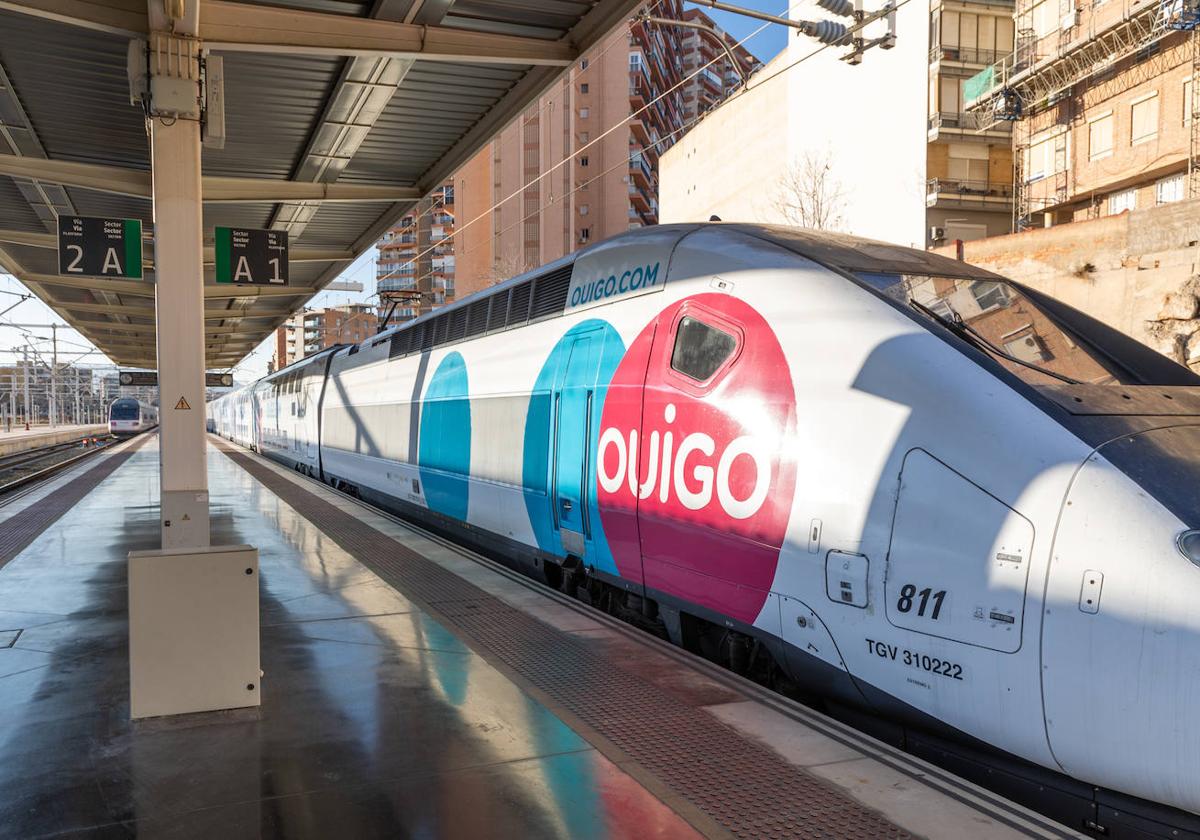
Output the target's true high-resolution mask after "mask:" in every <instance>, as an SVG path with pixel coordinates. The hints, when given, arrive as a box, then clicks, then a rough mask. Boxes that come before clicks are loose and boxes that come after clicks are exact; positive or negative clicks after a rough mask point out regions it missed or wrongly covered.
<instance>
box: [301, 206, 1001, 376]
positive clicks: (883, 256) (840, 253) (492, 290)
mask: <svg viewBox="0 0 1200 840" xmlns="http://www.w3.org/2000/svg"><path fill="white" fill-rule="evenodd" d="M709 229H719V230H724V231H730V232H735V233H739V234H743V235H746V236H753V237H755V238H757V239H762V240H764V241H767V242H770V243H772V244H774V245H778V246H779V247H781V248H783V249H785V250H788V251H791V252H792V253H794V254H797V255H799V256H802V257H805V258H807V259H810V260H812V261H813V262H815V263H818V264H820V265H824V266H825V267H827V268H830V269H834V270H837V271H841V272H843V273H851V274H920V275H932V276H936V277H965V278H974V279H980V280H1002V279H1004V278H1002V277H1000V276H999V275H996V274H993V273H992V272H990V271H987V270H985V269H982V268H979V267H977V266H973V265H971V264H970V263H965V262H961V261H959V260H954V259H950V258H949V257H944V256H942V255H940V254H933V253H930V252H928V251H920V250H917V249H916V248H906V247H904V246H903V245H893V244H891V243H889V242H880V241H878V240H874V239H865V238H863V237H861V236H851V235H850V234H847V233H835V232H832V231H824V230H808V229H805V228H797V227H787V226H785V225H761V224H746V223H741V222H705V223H693V224H670V225H653V226H651V227H644V228H639V229H638V230H631V231H629V232H628V233H622V234H619V235H617V236H614V237H611V238H609V239H605V240H603V241H602V242H597V243H595V244H593V245H590V246H588V247H587V248H584V249H581V250H579V251H576V252H574V253H572V254H568V255H567V256H565V257H561V258H559V259H557V260H555V261H554V262H551V263H547V264H546V265H543V266H540V267H538V268H536V269H533V270H531V271H526V272H524V273H523V274H518V275H517V276H516V277H512V278H509V279H508V280H505V281H503V282H500V283H497V284H496V285H494V286H489V287H487V288H486V289H481V290H480V291H478V292H475V293H474V294H470V295H467V296H466V297H463V298H459V299H458V300H456V301H454V302H453V303H449V304H447V305H445V306H442V307H439V308H438V309H435V310H434V311H432V312H427V313H425V314H424V315H421V316H419V317H417V318H413V319H412V320H410V321H405V322H403V323H401V324H397V325H396V326H394V327H391V328H390V329H387V330H384V331H383V332H381V333H379V335H377V336H374V337H372V338H371V339H369V340H367V341H364V342H363V346H368V347H373V346H374V345H376V344H378V343H380V342H383V341H387V340H389V339H390V338H391V337H392V336H394V335H396V334H398V333H402V332H409V331H416V330H421V329H422V325H424V324H426V323H428V322H430V321H434V320H436V319H441V320H442V322H445V320H447V319H450V318H452V317H453V315H454V313H456V312H459V311H460V310H463V309H466V308H468V307H470V306H472V305H473V304H476V303H479V302H480V301H481V300H485V299H486V298H489V297H491V296H493V295H502V294H506V293H507V292H509V290H511V289H514V288H517V287H520V286H524V285H532V284H534V283H537V282H539V281H545V280H547V279H549V278H554V279H555V280H556V281H557V285H560V286H562V287H563V288H562V292H563V295H564V297H563V300H564V302H565V299H566V298H565V294H566V286H567V285H569V283H570V275H569V269H570V267H571V266H572V265H574V263H575V261H576V260H577V259H579V258H580V257H581V256H583V255H585V254H588V253H590V252H592V251H593V250H595V249H597V248H605V247H612V246H613V245H614V244H620V243H626V242H629V243H634V242H636V241H637V240H639V239H642V238H645V237H649V236H653V237H655V238H656V239H659V240H661V239H663V238H664V234H666V235H669V234H672V233H673V234H675V237H674V241H673V243H672V245H675V244H678V243H679V241H680V240H682V239H684V238H685V237H687V236H688V235H689V234H692V233H695V232H696V231H699V230H709ZM553 314H561V312H555V313H553ZM464 320H465V318H464ZM530 320H532V319H530ZM467 331H468V330H467V329H466V327H465V325H464V332H467ZM460 337H462V336H460ZM435 343H441V342H435ZM304 361H306V360H304Z"/></svg>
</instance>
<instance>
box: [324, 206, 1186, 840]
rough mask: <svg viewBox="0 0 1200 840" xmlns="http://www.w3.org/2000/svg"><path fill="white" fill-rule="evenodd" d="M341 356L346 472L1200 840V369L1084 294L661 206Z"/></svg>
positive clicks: (1094, 823)
mask: <svg viewBox="0 0 1200 840" xmlns="http://www.w3.org/2000/svg"><path fill="white" fill-rule="evenodd" d="M327 378H328V382H327V384H326V386H325V394H324V400H323V403H322V410H321V422H320V424H319V427H318V429H317V433H318V435H319V445H320V458H321V469H320V471H319V473H318V474H319V475H320V476H321V477H322V478H323V479H325V480H326V481H328V482H330V483H331V484H334V485H335V486H339V487H342V488H345V489H347V490H350V491H352V492H355V493H357V494H358V495H360V496H362V497H363V498H364V499H366V500H369V501H372V502H374V503H376V504H379V505H381V506H384V507H387V508H390V509H392V510H395V511H397V512H398V513H400V514H402V515H404V516H407V517H410V518H412V519H414V520H416V521H419V522H422V523H424V524H426V525H429V526H431V527H434V528H437V529H440V530H442V531H443V532H446V533H450V534H452V535H454V536H456V537H457V538H459V539H462V540H465V541H468V542H473V543H475V544H479V545H482V546H485V547H486V548H487V549H488V550H489V551H492V552H493V553H499V554H502V555H505V556H507V557H509V558H510V559H511V560H512V561H513V562H514V563H518V564H523V565H524V566H525V567H526V568H527V569H529V570H531V571H536V573H538V574H540V575H542V576H543V577H544V578H545V580H547V581H548V582H549V583H551V584H552V585H556V586H559V587H561V588H562V589H563V590H564V591H566V592H568V593H571V594H573V595H576V596H578V597H580V598H583V599H585V600H588V601H590V602H592V603H593V604H596V605H597V606H600V607H602V608H604V609H607V610H609V611H611V612H613V613H615V614H618V615H622V616H624V617H628V618H632V619H633V620H636V621H637V622H638V623H640V624H642V625H644V626H649V627H652V628H657V629H658V630H659V631H660V632H662V633H663V634H664V635H666V636H669V637H670V638H671V640H672V641H674V642H675V643H677V644H681V645H684V646H686V647H688V648H691V649H693V650H696V651H698V652H701V653H703V654H705V655H707V656H710V657H712V658H714V659H717V660H718V661H721V662H724V663H725V664H726V665H728V666H729V667H731V668H733V669H734V670H736V671H739V672H741V673H747V674H751V675H754V676H756V677H757V678H760V679H765V680H766V681H768V682H770V683H772V684H775V685H780V686H784V687H787V688H788V689H789V690H792V691H795V692H797V693H799V694H801V695H803V696H805V697H807V698H809V699H811V700H813V701H814V702H819V703H821V704H823V705H824V706H825V708H826V709H827V710H829V711H831V712H833V713H835V714H839V715H841V716H843V717H844V718H846V719H854V720H856V721H858V722H859V723H860V724H862V725H864V726H867V727H868V728H871V729H872V730H873V731H876V732H878V733H880V734H882V735H883V736H885V737H888V738H891V739H894V740H895V741H896V742H897V743H903V744H904V745H905V746H906V747H908V748H909V749H911V750H913V751H915V752H917V753H918V754H924V755H929V756H933V755H938V756H939V757H940V759H941V760H943V761H949V762H950V763H952V764H953V765H954V766H955V767H956V769H958V770H959V772H963V773H965V774H967V775H968V776H973V777H975V778H985V777H986V778H987V779H988V780H989V781H990V782H991V783H992V784H999V783H1000V782H999V781H998V780H999V779H1006V780H1008V785H1009V787H1008V789H1010V790H1012V791H1013V792H1018V791H1019V792H1021V794H1022V795H1023V798H1024V799H1025V800H1026V801H1030V800H1031V799H1032V800H1033V804H1035V805H1036V806H1037V807H1039V808H1041V809H1043V810H1045V811H1047V812H1048V813H1053V814H1055V815H1058V816H1060V818H1062V819H1064V820H1065V821H1066V822H1068V823H1070V824H1072V825H1073V826H1074V827H1077V828H1083V829H1085V830H1089V831H1092V832H1094V833H1103V834H1106V835H1107V836H1134V832H1133V829H1132V828H1131V827H1132V826H1134V825H1136V826H1138V828H1137V830H1138V831H1144V832H1146V833H1147V834H1149V835H1161V836H1181V835H1173V834H1172V833H1171V832H1174V831H1184V832H1188V831H1192V832H1194V831H1200V818H1197V817H1196V816H1195V812H1198V811H1200V717H1197V716H1196V715H1195V714H1194V708H1193V707H1194V703H1193V698H1194V697H1195V696H1196V695H1197V693H1200V667H1198V665H1200V662H1198V661H1197V660H1198V658H1200V645H1198V644H1197V642H1198V641H1200V638H1198V637H1200V610H1196V609H1194V608H1193V606H1192V605H1193V604H1194V603H1195V599H1200V530H1197V529H1200V493H1198V492H1197V490H1196V488H1197V480H1198V479H1200V377H1197V376H1196V375H1195V374H1193V373H1192V372H1191V371H1190V370H1188V369H1187V368H1184V367H1182V366H1180V365H1178V364H1176V363H1175V362H1173V361H1171V360H1169V359H1167V358H1165V357H1163V356H1161V355H1159V354H1157V353H1155V352H1153V351H1151V350H1150V349H1148V348H1146V347H1144V346H1143V345H1141V344H1139V343H1138V342H1135V341H1133V340H1132V339H1130V338H1128V337H1126V336H1123V335H1122V334H1120V333H1118V332H1116V331H1115V330H1112V329H1110V328H1108V327H1106V326H1104V325H1102V324H1100V323H1099V322H1097V321H1095V320H1094V319H1091V318H1089V317H1088V316H1085V315H1083V314H1081V313H1079V312H1077V311H1075V310H1073V309H1071V308H1069V307H1067V306H1065V305H1063V304H1061V303H1058V302H1056V301H1054V300H1053V299H1051V298H1048V297H1046V296H1045V295H1042V294H1040V293H1037V292H1035V291H1033V290H1030V289H1027V288H1024V287H1022V286H1020V285H1018V284H1015V283H1011V282H1008V281H1005V280H1004V278H1002V277H999V276H997V275H995V274H991V273H989V272H986V271H984V270H982V269H978V268H975V267H973V266H970V265H968V264H965V263H962V262H958V261H954V260H950V259H947V258H944V257H940V256H937V255H933V254H929V253H925V252H921V251H915V250H912V249H907V248H901V247H896V246H891V245H886V244H882V243H878V242H871V241H867V240H862V239H858V238H855V237H850V236H844V235H838V234H829V233H817V232H810V231H801V230H795V229H787V228H772V227H764V226H753V225H733V224H719V225H682V226H674V225H664V226H658V227H653V228H647V229H644V230H640V231H636V232H630V233H629V234H626V235H622V236H618V237H616V238H614V239H611V240H608V241H606V242H603V243H599V244H597V245H595V246H593V247H591V248H589V249H586V250H584V251H582V252H580V253H579V254H577V255H573V256H572V257H569V258H567V259H564V260H560V261H559V262H557V263H554V264H552V265H550V266H547V267H546V268H545V269H542V270H539V271H537V272H531V273H530V274H527V275H523V276H521V277H518V278H514V279H513V280H511V281H508V282H507V283H504V284H501V285H499V286H496V287H494V288H492V289H489V290H486V291H485V292H481V293H480V294H477V295H474V296H472V297H470V298H467V299H464V300H462V301H460V302H458V303H455V304H453V305H451V306H447V307H445V308H444V309H442V310H439V311H437V312H434V313H431V314H429V315H426V316H423V317H422V318H418V319H416V320H415V321H412V322H410V323H407V324H404V325H403V326H401V327H400V328H397V329H394V330H392V331H391V332H389V333H385V334H383V335H382V336H380V337H378V338H376V339H373V340H371V341H370V342H367V343H364V344H363V345H361V346H359V347H355V348H352V349H349V350H342V351H338V352H336V353H335V354H333V355H332V357H331V360H330V362H329V372H328V377H327ZM948 756H949V758H948ZM993 771H995V773H999V775H995V773H993ZM1137 836H1144V835H1137Z"/></svg>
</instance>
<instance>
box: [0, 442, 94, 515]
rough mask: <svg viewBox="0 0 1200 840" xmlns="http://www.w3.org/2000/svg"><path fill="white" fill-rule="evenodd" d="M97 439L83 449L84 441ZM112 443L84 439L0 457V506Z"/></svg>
mask: <svg viewBox="0 0 1200 840" xmlns="http://www.w3.org/2000/svg"><path fill="white" fill-rule="evenodd" d="M93 439H94V440H97V441H98V443H96V444H94V445H88V446H84V445H83V444H84V441H87V440H93ZM114 443H116V439H115V438H112V437H108V436H107V435H106V436H101V437H95V436H92V435H88V436H86V437H80V438H76V439H75V440H71V441H66V442H65V443H57V444H54V445H52V446H43V447H39V448H37V449H30V450H28V451H26V452H18V453H16V454H14V455H9V456H7V457H3V458H0V506H3V505H6V504H8V503H10V502H12V501H14V500H15V499H17V498H20V497H21V496H24V495H25V493H27V492H29V491H31V490H33V489H34V487H36V486H37V485H39V484H41V482H42V481H44V480H46V479H48V478H50V477H52V476H54V475H55V474H57V473H59V472H61V471H62V470H64V469H66V468H68V467H70V466H72V465H74V464H77V463H79V462H80V461H82V460H83V459H85V458H88V457H90V456H92V455H95V454H96V453H97V452H103V451H104V450H105V449H107V448H108V447H109V446H111V445H113V444H114Z"/></svg>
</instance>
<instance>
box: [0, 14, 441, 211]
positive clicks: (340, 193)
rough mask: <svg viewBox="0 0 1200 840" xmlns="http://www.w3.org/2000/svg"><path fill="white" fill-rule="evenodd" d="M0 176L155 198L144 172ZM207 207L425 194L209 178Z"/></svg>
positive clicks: (31, 163)
mask: <svg viewBox="0 0 1200 840" xmlns="http://www.w3.org/2000/svg"><path fill="white" fill-rule="evenodd" d="M0 2H2V0H0ZM0 175H10V176H12V177H15V178H31V179H34V180H40V181H50V182H53V183H55V184H63V185H65V186H68V187H82V188H84V189H89V190H98V191H99V192H107V193H115V194H116V195H128V196H133V197H134V198H145V199H149V198H150V189H151V181H152V178H151V175H150V173H149V172H143V171H141V170H138V169H125V168H122V167H117V166H101V165H99V164H95V163H80V162H78V161H67V160H43V159H38V158H28V157H16V156H15V155H0ZM201 192H202V194H203V198H204V202H205V203H206V204H209V203H240V202H257V203H267V204H276V203H280V202H285V201H322V202H328V201H333V202H364V201H368V202H393V201H406V200H415V199H417V198H420V196H421V192H420V190H418V189H417V188H416V187H399V186H396V187H393V186H380V185H376V184H336V183H312V182H301V181H281V180H277V179H273V178H231V177H227V176H219V175H205V176H204V177H203V178H202V179H201Z"/></svg>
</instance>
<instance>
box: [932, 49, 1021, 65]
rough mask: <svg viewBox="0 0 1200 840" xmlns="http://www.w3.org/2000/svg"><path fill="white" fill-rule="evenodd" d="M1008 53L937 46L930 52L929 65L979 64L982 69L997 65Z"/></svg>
mask: <svg viewBox="0 0 1200 840" xmlns="http://www.w3.org/2000/svg"><path fill="white" fill-rule="evenodd" d="M1006 55H1008V53H1007V52H998V51H996V50H979V49H975V48H974V47H948V46H945V45H941V46H936V47H934V48H933V49H931V50H930V51H929V63H930V64H937V63H938V62H939V61H948V62H954V63H956V64H977V65H979V66H980V67H986V66H988V65H990V64H995V63H996V62H997V61H999V60H1000V59H1001V58H1003V57H1004V56H1006Z"/></svg>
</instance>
